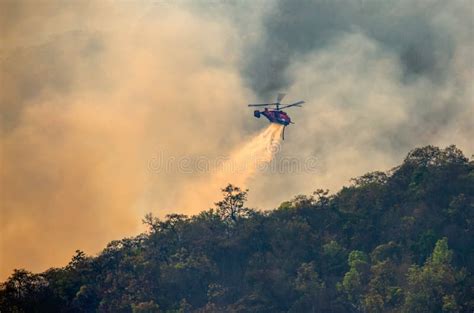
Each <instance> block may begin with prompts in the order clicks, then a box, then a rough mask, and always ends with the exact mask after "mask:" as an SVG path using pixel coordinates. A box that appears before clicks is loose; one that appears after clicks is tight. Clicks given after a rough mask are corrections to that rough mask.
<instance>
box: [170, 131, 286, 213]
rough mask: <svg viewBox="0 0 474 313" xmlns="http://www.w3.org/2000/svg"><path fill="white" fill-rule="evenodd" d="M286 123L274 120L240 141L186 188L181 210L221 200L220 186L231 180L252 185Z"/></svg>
mask: <svg viewBox="0 0 474 313" xmlns="http://www.w3.org/2000/svg"><path fill="white" fill-rule="evenodd" d="M283 127H284V126H283V125H280V124H274V123H272V124H270V125H269V126H268V127H267V128H266V129H264V130H262V131H261V132H260V133H259V134H257V135H255V136H254V137H253V138H250V139H248V140H246V142H244V143H242V144H239V145H238V146H237V148H236V149H235V150H234V151H232V152H231V153H230V155H229V156H228V157H227V158H224V159H223V160H222V162H221V164H219V165H218V166H217V167H216V168H214V169H210V172H209V175H206V176H205V177H204V178H201V179H200V180H199V181H198V182H193V183H192V184H191V185H190V186H189V187H188V188H186V190H187V195H186V197H183V198H181V199H182V200H181V202H180V203H178V205H177V206H176V207H177V208H179V210H180V212H188V213H194V212H195V210H196V208H197V207H199V208H203V209H204V208H207V207H209V206H210V205H212V204H213V203H214V202H217V200H219V197H220V192H219V190H220V189H221V188H223V187H225V186H226V185H227V184H229V183H232V184H233V185H235V186H239V187H241V188H243V189H245V188H247V187H249V182H250V180H251V179H252V178H254V176H255V175H256V174H258V173H259V172H261V171H264V170H265V168H266V167H267V166H268V164H269V163H270V162H271V161H272V159H273V157H274V156H275V153H277V152H278V149H279V147H280V144H281V139H282V132H283Z"/></svg>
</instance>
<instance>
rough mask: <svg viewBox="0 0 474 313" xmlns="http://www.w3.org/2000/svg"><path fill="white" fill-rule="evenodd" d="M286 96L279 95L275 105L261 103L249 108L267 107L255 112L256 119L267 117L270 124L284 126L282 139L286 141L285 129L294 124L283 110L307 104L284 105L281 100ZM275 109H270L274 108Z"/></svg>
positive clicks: (300, 102) (301, 102) (251, 105)
mask: <svg viewBox="0 0 474 313" xmlns="http://www.w3.org/2000/svg"><path fill="white" fill-rule="evenodd" d="M285 95H286V94H284V93H279V94H278V96H277V98H276V102H274V103H259V104H249V105H248V106H249V107H265V108H264V109H263V110H262V111H260V110H255V111H254V112H253V115H254V116H255V117H256V118H260V116H262V115H263V116H265V117H266V118H267V119H268V120H269V121H270V123H276V124H281V125H283V132H282V138H283V140H285V127H286V126H288V125H289V124H294V123H293V122H292V121H291V118H290V117H289V116H288V114H286V112H283V111H282V110H281V109H285V108H290V107H301V104H303V103H305V102H304V101H298V102H295V103H292V104H282V103H281V100H283V98H284V97H285ZM272 106H274V108H268V107H272Z"/></svg>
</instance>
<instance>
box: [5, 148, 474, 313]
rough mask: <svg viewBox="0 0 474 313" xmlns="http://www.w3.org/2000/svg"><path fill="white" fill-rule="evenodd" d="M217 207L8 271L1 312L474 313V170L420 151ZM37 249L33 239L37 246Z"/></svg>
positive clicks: (454, 158)
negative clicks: (340, 179)
mask: <svg viewBox="0 0 474 313" xmlns="http://www.w3.org/2000/svg"><path fill="white" fill-rule="evenodd" d="M246 194H247V192H246V191H243V190H241V189H239V188H238V187H234V186H232V185H229V186H227V187H226V188H225V189H223V196H224V197H223V200H222V201H220V202H218V203H216V208H215V209H211V210H209V211H205V212H202V213H200V214H199V215H196V216H192V217H188V216H185V215H179V214H174V215H170V216H168V217H167V219H165V220H160V219H157V218H155V217H153V216H152V215H147V216H146V217H145V219H144V223H145V224H147V225H148V226H149V232H148V233H146V234H141V235H139V236H137V237H134V238H126V239H123V240H118V241H113V242H111V243H110V244H109V245H108V246H107V247H106V248H105V249H104V250H103V251H102V252H101V253H100V254H99V255H98V256H96V257H90V256H86V255H85V254H84V253H83V252H81V251H77V253H76V255H74V257H73V258H72V260H71V262H70V263H69V264H68V265H67V266H66V267H64V268H60V269H56V268H54V269H50V270H48V271H46V272H44V273H41V274H33V273H30V272H28V271H25V270H15V271H14V273H13V274H12V275H11V277H10V278H9V279H8V280H7V281H6V282H5V283H3V284H2V285H1V288H0V311H1V312H5V313H6V312H96V311H97V312H134V313H138V312H141V313H143V312H169V313H171V312H173V313H178V312H183V313H184V312H196V313H198V312H272V313H274V312H407V313H408V312H410V313H417V312H419V313H421V312H427V313H428V312H429V313H433V312H466V313H467V312H473V311H474V296H473V295H474V290H473V288H474V287H473V286H474V276H473V272H474V162H473V161H472V160H471V161H470V160H468V159H467V158H466V157H464V156H463V154H462V152H461V151H460V150H458V149H457V148H456V147H454V146H450V147H448V148H446V149H444V150H441V149H438V148H436V147H432V146H427V147H424V148H419V149H415V150H413V151H412V152H410V153H409V154H408V156H407V157H406V159H405V160H404V162H403V164H402V165H400V166H398V167H396V168H394V169H393V170H392V171H390V172H388V173H382V172H374V173H369V174H366V175H364V176H362V177H360V178H357V179H354V180H353V184H352V185H351V186H349V187H344V188H343V189H342V190H341V191H339V192H338V193H337V194H335V195H329V194H328V192H326V191H323V190H318V191H316V192H315V193H314V194H313V195H311V196H297V197H296V198H295V199H294V200H292V201H288V202H285V203H283V204H282V205H281V206H280V207H279V208H278V209H276V210H273V211H268V212H259V211H255V210H252V209H249V208H246V207H245V200H246ZM39 244H40V243H39Z"/></svg>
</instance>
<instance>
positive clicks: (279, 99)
mask: <svg viewBox="0 0 474 313" xmlns="http://www.w3.org/2000/svg"><path fill="white" fill-rule="evenodd" d="M285 96H286V94H284V93H279V94H278V96H277V103H280V102H281V100H283V98H285Z"/></svg>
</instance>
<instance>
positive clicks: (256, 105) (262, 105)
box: [248, 103, 279, 107]
mask: <svg viewBox="0 0 474 313" xmlns="http://www.w3.org/2000/svg"><path fill="white" fill-rule="evenodd" d="M277 104H279V103H259V104H249V105H248V106H249V107H264V106H270V105H277Z"/></svg>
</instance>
